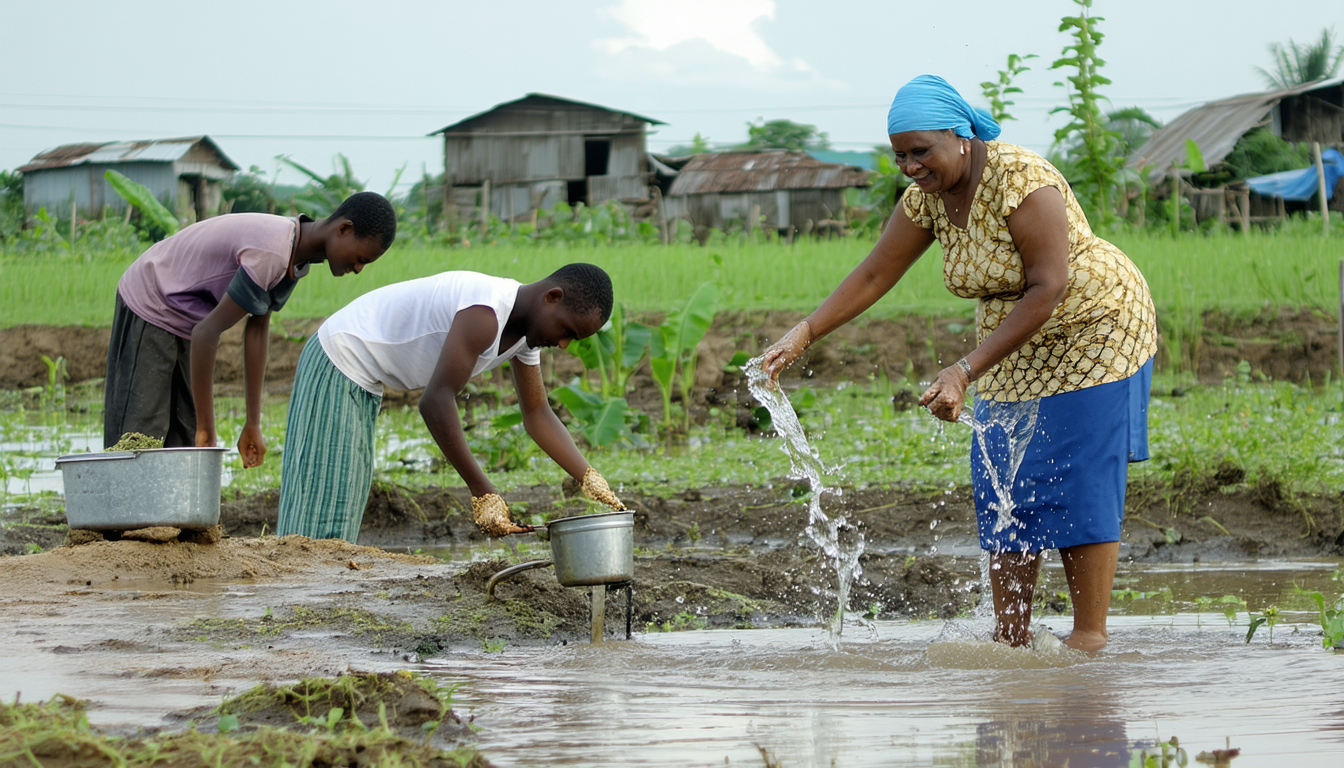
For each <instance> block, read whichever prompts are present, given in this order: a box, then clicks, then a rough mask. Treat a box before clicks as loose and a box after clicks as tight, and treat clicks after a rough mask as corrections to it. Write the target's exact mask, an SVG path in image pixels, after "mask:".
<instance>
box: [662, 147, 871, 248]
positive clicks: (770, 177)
mask: <svg viewBox="0 0 1344 768" xmlns="http://www.w3.org/2000/svg"><path fill="white" fill-rule="evenodd" d="M868 173H869V172H868V171H867V170H865V169H863V168H859V167H856V166H852V165H841V164H838V163H824V162H822V161H820V160H817V159H815V158H813V157H810V156H809V155H807V154H806V153H804V152H792V151H787V150H771V151H767V152H717V153H707V154H702V155H695V156H694V157H692V158H691V159H690V160H689V161H687V162H686V164H685V165H684V166H682V168H681V171H680V172H679V173H678V174H677V177H676V179H675V180H674V181H673V182H672V187H671V189H669V190H668V193H667V198H666V200H665V201H664V207H665V209H666V214H667V218H668V219H672V218H674V217H677V216H684V217H686V218H688V219H689V220H690V221H691V223H692V224H694V225H695V227H696V230H697V231H700V230H701V229H702V228H706V229H707V228H715V229H724V228H725V226H726V225H728V224H729V223H730V222H741V221H746V220H747V219H749V218H750V217H751V216H752V212H753V211H755V212H756V214H755V215H757V216H760V217H762V222H761V225H762V226H763V227H768V228H771V229H776V230H779V231H781V232H786V233H787V232H794V231H799V232H810V231H812V230H813V229H814V228H817V227H828V226H835V227H839V226H840V224H839V222H843V221H844V219H845V215H844V209H845V190H846V189H850V188H853V187H866V186H868ZM750 223H752V224H754V222H750Z"/></svg>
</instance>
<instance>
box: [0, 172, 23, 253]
mask: <svg viewBox="0 0 1344 768" xmlns="http://www.w3.org/2000/svg"><path fill="white" fill-rule="evenodd" d="M25 218H27V216H26V215H25V214H24V210H23V174H22V173H20V172H18V171H0V240H5V239H7V238H10V237H13V236H14V235H17V234H18V233H19V230H21V229H23V222H24V219H25Z"/></svg>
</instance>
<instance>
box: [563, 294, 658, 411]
mask: <svg viewBox="0 0 1344 768" xmlns="http://www.w3.org/2000/svg"><path fill="white" fill-rule="evenodd" d="M652 336H653V328H651V327H650V326H647V325H644V324H643V323H635V322H627V321H626V319H625V308H624V307H623V306H621V305H620V304H617V305H615V306H613V307H612V309H611V319H610V320H608V321H607V324H606V325H604V326H602V329H601V330H599V331H598V332H597V333H596V334H594V335H592V336H589V337H588V338H586V339H579V340H578V341H575V342H573V343H572V344H570V345H569V347H568V349H569V351H570V352H572V353H574V355H575V356H576V357H578V358H579V360H580V361H582V362H583V367H584V368H585V369H586V371H587V372H588V373H591V372H593V371H597V375H598V390H597V391H598V392H599V393H600V394H601V395H602V396H603V397H625V396H626V394H627V393H628V392H629V383H630V377H631V376H632V375H633V374H634V372H635V369H636V368H638V367H639V364H640V363H642V362H643V361H644V356H645V354H647V353H648V351H649V340H650V338H652ZM586 382H587V380H586V379H585V383H586ZM588 389H589V391H591V387H588Z"/></svg>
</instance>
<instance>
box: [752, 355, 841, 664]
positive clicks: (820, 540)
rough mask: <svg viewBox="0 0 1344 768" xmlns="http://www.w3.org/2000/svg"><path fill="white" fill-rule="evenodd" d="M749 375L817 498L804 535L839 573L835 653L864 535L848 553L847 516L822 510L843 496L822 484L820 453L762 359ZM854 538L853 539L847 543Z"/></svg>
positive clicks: (829, 627) (831, 631) (830, 629)
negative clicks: (828, 498)
mask: <svg viewBox="0 0 1344 768" xmlns="http://www.w3.org/2000/svg"><path fill="white" fill-rule="evenodd" d="M743 370H744V371H745V372H746V374H747V389H748V390H749V391H750V392H751V396H752V397H754V398H756V400H757V401H758V402H759V403H760V404H761V405H763V406H765V409H766V410H767V411H769V412H770V419H771V422H772V423H773V424H774V427H775V433H776V434H778V435H779V436H780V437H782V438H783V440H782V441H781V445H780V450H782V451H783V452H784V453H785V455H787V456H788V457H789V463H790V465H791V470H790V473H789V474H790V476H791V477H796V478H798V479H803V480H807V481H808V484H809V485H811V487H812V496H811V498H810V499H809V500H808V502H807V527H806V528H805V529H803V532H804V533H806V534H807V536H808V538H810V539H811V540H812V541H813V543H815V544H816V545H817V546H818V547H820V548H821V551H822V554H823V555H825V557H826V560H827V562H828V563H830V565H831V567H832V568H834V569H835V572H836V589H835V596H836V600H837V607H836V609H835V613H834V614H833V615H832V616H831V617H830V619H829V620H828V621H827V622H826V631H827V634H828V635H829V638H830V642H831V647H832V648H838V647H839V644H840V632H841V630H842V629H843V628H844V615H845V610H846V608H847V607H848V605H849V587H850V585H851V584H852V583H853V582H854V579H856V578H858V577H859V575H860V574H861V573H862V572H863V567H862V566H860V565H859V556H860V555H862V554H863V549H864V542H863V536H862V534H859V535H857V536H854V537H852V539H853V540H852V543H850V542H847V543H849V546H848V547H846V546H845V544H842V543H841V534H842V533H844V532H847V531H849V530H851V528H850V527H849V525H848V524H847V521H846V520H845V518H844V516H843V515H841V516H837V517H834V518H832V517H830V516H829V515H827V514H826V513H825V512H823V511H822V509H821V497H822V496H823V495H824V494H825V493H826V492H828V491H829V492H831V493H834V494H835V495H837V496H838V495H840V489H839V488H827V487H826V486H825V484H824V483H823V482H822V477H823V476H824V475H827V474H830V473H831V472H832V471H833V469H828V468H827V467H826V465H825V464H823V463H822V461H821V456H820V455H819V454H818V453H817V449H816V448H814V447H812V445H811V444H809V443H808V442H807V435H806V434H804V432H803V425H802V424H801V423H800V422H799V421H798V414H797V413H795V412H794V410H793V405H792V404H790V403H789V398H788V396H787V395H785V394H784V390H782V389H780V387H779V385H778V384H776V383H775V382H773V381H771V380H770V376H769V374H767V373H766V372H765V371H763V370H761V358H759V357H757V358H753V359H751V360H749V361H748V362H747V364H746V366H744V368H743ZM846 538H850V537H846Z"/></svg>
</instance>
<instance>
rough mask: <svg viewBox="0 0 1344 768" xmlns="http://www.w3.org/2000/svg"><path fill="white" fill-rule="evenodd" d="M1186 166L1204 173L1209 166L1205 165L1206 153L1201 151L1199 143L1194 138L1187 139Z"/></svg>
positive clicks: (1196, 171)
mask: <svg viewBox="0 0 1344 768" xmlns="http://www.w3.org/2000/svg"><path fill="white" fill-rule="evenodd" d="M1183 167H1185V168H1188V169H1190V170H1191V171H1193V172H1195V173H1203V172H1204V171H1205V170H1207V168H1205V166H1204V153H1203V152H1201V151H1199V145H1198V144H1196V143H1195V140H1194V139H1186V140H1185V165H1184V166H1183Z"/></svg>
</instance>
